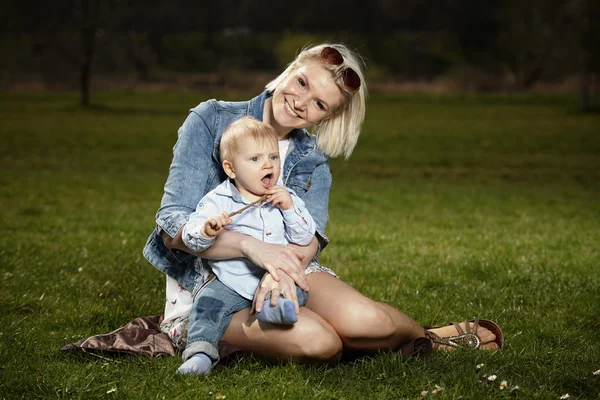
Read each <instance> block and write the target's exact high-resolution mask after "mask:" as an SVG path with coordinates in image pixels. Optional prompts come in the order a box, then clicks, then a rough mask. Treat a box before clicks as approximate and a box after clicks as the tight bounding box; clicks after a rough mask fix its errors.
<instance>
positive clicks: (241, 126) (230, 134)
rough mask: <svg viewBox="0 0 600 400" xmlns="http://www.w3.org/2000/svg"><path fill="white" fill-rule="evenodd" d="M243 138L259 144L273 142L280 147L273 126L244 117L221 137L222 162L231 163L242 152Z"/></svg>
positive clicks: (230, 126) (231, 125) (233, 123)
mask: <svg viewBox="0 0 600 400" xmlns="http://www.w3.org/2000/svg"><path fill="white" fill-rule="evenodd" d="M243 138H252V139H253V140H254V141H255V142H257V143H260V144H262V143H265V142H272V143H275V147H276V148H279V147H278V144H277V143H278V139H277V131H276V130H275V128H273V127H272V126H271V125H269V124H266V123H264V122H261V121H259V120H257V119H255V118H252V117H243V118H240V119H238V120H237V121H234V122H232V123H231V124H229V126H228V127H227V129H225V131H224V132H223V135H222V136H221V144H220V147H219V155H220V156H221V162H223V161H225V160H228V161H231V160H232V158H233V156H234V155H235V154H236V153H237V152H238V151H239V150H240V148H239V147H240V141H241V139H243Z"/></svg>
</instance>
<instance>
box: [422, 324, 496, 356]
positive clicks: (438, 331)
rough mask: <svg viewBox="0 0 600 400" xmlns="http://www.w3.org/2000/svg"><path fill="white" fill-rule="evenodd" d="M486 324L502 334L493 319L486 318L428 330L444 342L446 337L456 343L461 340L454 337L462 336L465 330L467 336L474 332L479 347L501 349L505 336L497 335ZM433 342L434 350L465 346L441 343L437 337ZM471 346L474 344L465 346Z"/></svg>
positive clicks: (482, 348) (492, 349) (493, 349)
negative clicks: (487, 319)
mask: <svg viewBox="0 0 600 400" xmlns="http://www.w3.org/2000/svg"><path fill="white" fill-rule="evenodd" d="M477 322H479V323H477ZM467 324H468V326H467ZM486 326H488V327H490V328H493V329H494V330H496V332H497V333H498V334H499V335H500V336H501V335H502V331H501V330H500V328H499V327H498V326H497V325H496V324H495V323H493V322H491V321H486V320H481V321H465V322H461V323H460V324H451V325H447V326H436V327H433V328H429V329H427V331H428V332H431V333H433V334H434V335H432V336H437V337H439V338H441V339H442V340H441V341H442V342H444V341H445V340H446V339H449V340H450V341H452V342H454V343H456V342H459V341H460V340H453V338H456V337H458V336H460V335H461V334H464V333H465V332H466V333H467V336H468V334H470V333H472V334H474V336H476V337H477V338H478V339H479V346H478V347H476V348H477V349H480V350H491V351H496V350H498V349H500V347H502V342H503V338H502V337H500V338H499V337H497V336H496V334H495V333H494V332H492V331H491V330H490V329H488V328H487V327H486ZM475 328H477V330H476V331H475ZM467 339H468V338H467ZM472 339H474V340H475V341H476V340H477V339H475V338H472ZM432 342H433V349H434V350H453V349H455V348H456V347H463V346H456V345H453V344H445V343H440V341H436V340H435V339H433V340H432ZM471 346H472V345H471V344H468V345H466V346H464V347H471Z"/></svg>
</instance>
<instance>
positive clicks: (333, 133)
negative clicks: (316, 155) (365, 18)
mask: <svg viewBox="0 0 600 400" xmlns="http://www.w3.org/2000/svg"><path fill="white" fill-rule="evenodd" d="M325 47H333V48H334V49H336V50H337V51H339V52H340V54H341V55H342V57H343V58H344V64H343V67H346V68H352V69H353V70H354V71H355V72H356V73H357V75H358V76H359V78H360V82H361V85H360V88H359V89H358V90H357V91H356V92H355V93H353V94H352V93H350V92H349V91H348V89H347V88H346V86H345V85H344V82H343V80H342V72H343V70H344V69H345V68H340V66H335V65H330V64H327V63H325V62H323V60H322V59H321V51H322V50H323V48H325ZM314 61H317V62H319V63H321V65H323V66H324V67H325V68H327V69H328V70H330V71H331V74H332V77H333V78H334V80H335V83H336V84H337V85H338V87H339V88H340V90H341V92H342V94H343V102H342V105H341V106H340V108H339V109H338V110H335V112H334V114H333V116H331V117H330V118H328V119H326V120H324V121H321V122H320V123H318V124H316V125H315V126H314V127H313V129H312V133H313V134H315V135H316V136H317V146H318V147H319V149H320V150H321V151H322V152H323V153H325V154H326V155H327V156H329V157H337V156H339V155H342V154H343V155H344V157H345V158H346V159H347V158H350V155H351V154H352V150H354V146H356V142H357V141H358V136H359V135H360V131H361V129H362V124H363V122H364V120H365V112H366V99H367V84H366V82H365V77H364V73H363V68H364V62H363V61H362V58H360V56H359V55H358V54H356V53H354V52H352V51H351V50H350V49H348V48H347V47H346V46H344V45H343V44H320V45H318V46H314V47H307V48H305V49H303V50H302V51H301V52H300V54H298V56H297V57H296V59H295V60H294V61H293V62H292V63H291V64H290V65H288V67H287V68H286V69H285V70H284V71H283V72H282V73H281V74H280V75H279V76H278V77H277V78H275V79H273V80H272V81H271V82H269V83H268V84H267V86H266V87H265V88H266V89H267V90H268V91H270V92H273V91H275V89H276V88H277V86H279V84H280V83H282V82H283V81H285V80H286V79H287V77H288V76H289V75H290V74H291V73H292V72H293V71H294V70H296V69H297V68H300V67H301V66H303V65H306V64H307V63H309V62H314Z"/></svg>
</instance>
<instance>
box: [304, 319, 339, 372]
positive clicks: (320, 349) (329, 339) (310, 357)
mask: <svg viewBox="0 0 600 400" xmlns="http://www.w3.org/2000/svg"><path fill="white" fill-rule="evenodd" d="M312 322H313V323H311V324H304V326H302V331H301V332H297V334H299V336H298V337H299V338H300V341H299V343H298V346H299V352H300V358H301V359H302V361H304V362H317V363H323V362H325V363H333V362H336V361H337V360H338V359H339V358H340V356H341V354H342V349H343V343H342V340H341V339H340V337H339V336H338V335H337V334H336V333H335V331H334V330H333V329H332V328H331V327H329V328H328V327H326V326H324V325H323V324H321V323H319V322H317V321H312Z"/></svg>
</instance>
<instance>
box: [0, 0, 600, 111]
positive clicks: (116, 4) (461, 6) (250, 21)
mask: <svg viewBox="0 0 600 400" xmlns="http://www.w3.org/2000/svg"><path fill="white" fill-rule="evenodd" d="M0 19H1V20H2V24H0V25H1V28H0V29H1V30H2V31H3V43H4V47H5V49H4V52H5V53H6V52H7V51H9V52H10V51H14V52H15V54H16V56H15V57H12V58H11V57H9V58H8V59H7V60H5V61H4V62H1V63H0V68H2V69H3V70H4V72H6V71H10V70H11V69H12V70H13V71H14V70H19V69H21V70H28V69H29V70H31V72H36V71H37V72H39V73H40V74H42V75H46V76H47V77H48V79H50V80H51V79H73V77H74V76H76V77H77V79H78V82H79V83H78V85H79V88H80V92H81V102H82V104H84V105H85V104H89V102H90V81H91V77H92V75H93V73H94V72H95V71H99V72H106V71H108V72H110V71H117V70H120V69H123V68H125V67H127V68H132V69H133V70H134V71H136V73H137V74H138V76H139V79H151V75H152V71H153V70H155V69H157V68H159V69H166V70H184V71H185V70H187V71H215V70H223V69H228V68H237V69H239V70H242V71H243V70H276V69H279V68H281V67H282V64H283V63H285V62H286V61H289V60H290V59H291V58H292V56H293V53H294V52H295V51H297V47H298V46H301V45H302V43H301V42H302V41H303V40H307V39H310V38H320V37H323V38H332V39H334V40H343V41H345V42H347V43H348V44H349V45H351V46H353V47H356V48H358V50H359V51H360V53H361V54H362V55H363V56H365V58H367V59H368V62H369V64H370V65H375V66H376V67H377V68H375V70H376V71H379V73H380V74H390V75H396V76H402V77H406V78H409V79H410V78H423V77H425V78H428V77H433V76H436V75H439V74H443V73H445V72H447V71H448V70H450V69H452V68H455V67H456V66H468V67H470V68H472V70H476V71H483V72H485V73H489V74H496V75H506V74H510V76H511V77H512V78H513V84H512V85H513V86H514V88H515V89H518V90H527V89H529V88H531V87H532V86H533V85H534V84H535V83H536V82H538V81H539V80H540V79H542V78H544V77H560V76H562V75H564V74H579V76H580V79H581V90H580V94H581V102H582V106H583V107H589V105H590V91H591V87H592V79H593V77H594V76H595V75H597V74H598V72H600V54H599V51H598V49H599V48H600V2H598V1H595V0H452V1H451V0H418V1H417V0H405V1H402V2H400V1H395V0H372V1H364V2H353V1H348V0H346V1H341V0H328V1H324V0H320V1H316V0H305V1H303V2H302V3H301V4H299V3H297V2H289V1H272V0H271V1H267V0H253V1H249V0H236V1H233V0H220V1H210V2H209V1H206V2H202V1H198V0H194V1H191V0H180V1H175V2H164V1H157V0H150V1H144V2H142V1H139V0H128V1H127V0H56V1H54V2H44V3H40V4H37V5H36V6H32V5H31V4H28V3H26V2H21V1H17V0H9V1H8V2H7V4H6V6H5V12H4V13H3V14H2V16H1V17H0ZM11 46H12V48H11ZM32 60H34V61H35V62H34V61H32Z"/></svg>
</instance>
